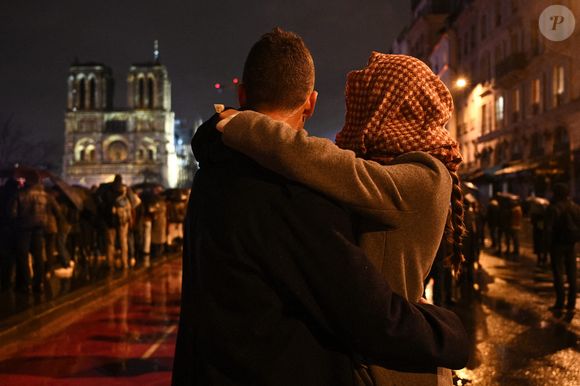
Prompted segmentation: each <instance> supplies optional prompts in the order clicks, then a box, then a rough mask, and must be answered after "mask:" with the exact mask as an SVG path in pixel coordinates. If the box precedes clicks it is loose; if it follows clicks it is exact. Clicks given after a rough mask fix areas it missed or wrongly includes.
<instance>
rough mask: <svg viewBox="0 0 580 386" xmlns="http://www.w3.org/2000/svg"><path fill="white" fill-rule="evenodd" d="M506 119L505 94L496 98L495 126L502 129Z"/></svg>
mask: <svg viewBox="0 0 580 386" xmlns="http://www.w3.org/2000/svg"><path fill="white" fill-rule="evenodd" d="M503 119H504V99H503V96H500V97H498V98H497V99H496V100H495V126H496V128H498V129H500V128H501V127H502V126H503Z"/></svg>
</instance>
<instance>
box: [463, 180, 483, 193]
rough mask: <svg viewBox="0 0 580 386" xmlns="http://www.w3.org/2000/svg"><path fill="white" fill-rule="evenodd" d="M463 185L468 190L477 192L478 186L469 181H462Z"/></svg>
mask: <svg viewBox="0 0 580 386" xmlns="http://www.w3.org/2000/svg"><path fill="white" fill-rule="evenodd" d="M462 183H463V186H464V187H465V188H467V189H469V190H473V191H474V192H478V191H479V188H478V187H477V186H476V185H475V184H474V183H473V182H469V181H463V182H462Z"/></svg>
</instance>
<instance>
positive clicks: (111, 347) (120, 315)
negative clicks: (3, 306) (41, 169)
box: [0, 247, 580, 386]
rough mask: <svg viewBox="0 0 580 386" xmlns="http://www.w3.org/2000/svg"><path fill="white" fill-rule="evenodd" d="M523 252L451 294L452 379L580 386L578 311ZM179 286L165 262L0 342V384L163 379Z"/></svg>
mask: <svg viewBox="0 0 580 386" xmlns="http://www.w3.org/2000/svg"><path fill="white" fill-rule="evenodd" d="M522 251H523V252H524V256H523V257H521V258H520V259H518V260H517V261H514V260H508V259H505V258H501V257H497V256H494V255H493V254H491V253H489V251H486V252H484V253H482V255H481V257H480V265H479V269H478V270H477V273H476V282H477V286H475V290H474V291H465V292H464V293H463V294H462V295H461V294H459V293H457V294H456V299H457V303H456V304H455V305H453V306H451V308H452V309H454V310H455V311H456V312H457V313H458V314H459V315H460V317H461V318H462V319H463V321H464V323H465V325H466V327H467V330H468V332H469V335H470V337H471V342H470V343H471V358H470V361H469V365H468V366H467V368H465V369H463V370H460V371H458V372H457V376H458V379H457V380H456V384H461V385H465V384H468V385H510V386H511V385H516V386H517V385H534V386H535V385H538V386H539V385H579V384H580V353H579V352H578V337H579V336H580V320H579V316H578V314H579V312H578V310H577V312H576V315H573V314H553V313H551V312H549V311H548V306H550V305H551V304H553V301H554V298H553V296H554V295H553V289H552V284H551V273H550V271H549V270H548V269H546V268H538V267H536V264H535V261H534V260H533V259H532V258H531V257H530V256H529V252H528V251H527V250H526V248H525V247H524V248H522ZM180 288H181V271H180V260H179V259H173V260H170V261H168V262H166V263H163V264H160V265H158V266H157V267H155V268H153V269H151V270H150V271H149V272H147V273H144V274H143V275H139V276H136V277H135V278H134V279H133V280H130V281H129V282H128V283H126V284H123V285H121V286H120V287H119V288H117V289H115V290H113V291H112V292H109V293H107V294H106V295H105V296H102V297H101V298H100V299H98V300H96V301H93V302H90V303H89V304H86V305H85V306H83V307H80V308H79V309H78V310H76V311H74V312H69V313H66V314H65V315H63V316H62V317H61V318H59V319H56V320H54V321H51V322H50V323H49V324H47V325H43V326H42V328H39V330H38V331H35V332H34V333H33V334H27V335H26V336H23V337H22V338H21V339H20V340H19V341H18V343H17V344H15V345H14V344H13V345H12V346H0V386H9V385H26V386H36V385H64V386H66V385H102V384H106V385H168V384H169V382H170V377H171V366H172V361H173V359H172V356H173V350H174V345H175V337H176V329H177V321H178V316H179V297H180ZM460 295H461V296H460Z"/></svg>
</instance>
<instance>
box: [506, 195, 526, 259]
mask: <svg viewBox="0 0 580 386" xmlns="http://www.w3.org/2000/svg"><path fill="white" fill-rule="evenodd" d="M507 213H509V221H508V223H507V226H506V228H505V232H506V257H507V258H513V259H517V258H518V257H520V230H521V228H522V218H523V212H522V206H521V205H520V203H519V202H518V200H517V198H516V197H515V196H514V197H511V199H510V200H509V201H508V202H507Z"/></svg>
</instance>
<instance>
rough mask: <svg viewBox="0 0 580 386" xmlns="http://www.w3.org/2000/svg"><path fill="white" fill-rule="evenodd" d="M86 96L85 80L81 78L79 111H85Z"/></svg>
mask: <svg viewBox="0 0 580 386" xmlns="http://www.w3.org/2000/svg"><path fill="white" fill-rule="evenodd" d="M85 95H86V85H85V78H84V77H81V78H80V80H79V109H81V110H84V109H85Z"/></svg>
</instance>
